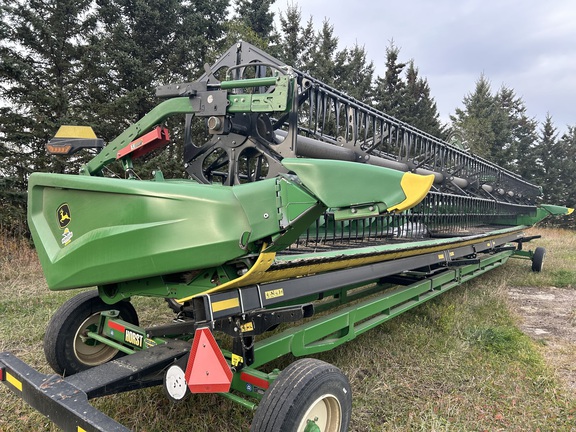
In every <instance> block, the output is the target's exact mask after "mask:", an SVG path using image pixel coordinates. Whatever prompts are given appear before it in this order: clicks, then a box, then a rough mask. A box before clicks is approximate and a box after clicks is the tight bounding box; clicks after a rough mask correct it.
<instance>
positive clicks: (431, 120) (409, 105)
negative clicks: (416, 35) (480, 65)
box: [399, 60, 445, 138]
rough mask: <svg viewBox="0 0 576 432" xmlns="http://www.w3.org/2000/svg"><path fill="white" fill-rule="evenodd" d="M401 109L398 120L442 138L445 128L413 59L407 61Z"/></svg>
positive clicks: (426, 83) (426, 84)
mask: <svg viewBox="0 0 576 432" xmlns="http://www.w3.org/2000/svg"><path fill="white" fill-rule="evenodd" d="M402 103H403V105H404V106H403V109H402V110H401V113H400V114H399V116H400V120H402V121H403V122H406V123H408V124H409V125H411V126H414V127H416V128H418V129H420V130H422V131H424V132H427V133H429V134H430V135H434V136H436V137H438V138H443V137H444V135H445V130H444V128H443V127H442V124H441V123H440V114H438V108H437V107H436V102H435V101H434V99H433V98H432V97H431V96H430V86H429V85H428V81H427V80H426V79H424V78H420V77H419V76H418V69H417V68H416V67H415V66H414V61H413V60H411V61H410V62H409V63H408V69H407V70H406V86H405V87H404V91H403V100H402Z"/></svg>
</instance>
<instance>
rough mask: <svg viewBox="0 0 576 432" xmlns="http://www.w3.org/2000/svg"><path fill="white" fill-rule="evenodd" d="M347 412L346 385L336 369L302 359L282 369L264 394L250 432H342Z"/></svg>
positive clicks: (348, 393)
mask: <svg viewBox="0 0 576 432" xmlns="http://www.w3.org/2000/svg"><path fill="white" fill-rule="evenodd" d="M351 411H352V392H351V390H350V383H349V382H348V378H346V376H345V375H344V374H343V373H342V372H341V371H340V369H338V368H337V367H336V366H333V365H331V364H329V363H326V362H323V361H321V360H316V359H302V360H298V361H296V362H294V363H292V364H291V365H290V366H288V367H287V368H286V369H284V370H283V371H282V372H281V373H280V375H279V376H278V378H277V379H276V380H275V381H274V382H273V383H272V386H271V387H270V388H269V389H268V391H266V393H265V394H264V397H263V398H262V401H261V402H260V405H258V409H257V410H256V414H255V415H254V421H253V422H252V426H251V428H250V430H251V431H252V432H257V431H258V432H309V431H320V432H341V431H342V432H343V431H347V430H348V423H349V422H350V414H351Z"/></svg>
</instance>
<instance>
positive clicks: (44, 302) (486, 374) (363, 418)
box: [0, 230, 576, 432]
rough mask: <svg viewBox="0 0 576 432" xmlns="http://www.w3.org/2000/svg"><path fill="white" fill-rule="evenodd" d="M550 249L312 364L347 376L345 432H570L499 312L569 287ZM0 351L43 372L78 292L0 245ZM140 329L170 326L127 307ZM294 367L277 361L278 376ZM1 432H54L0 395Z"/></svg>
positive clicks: (161, 419) (221, 425)
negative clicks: (510, 297)
mask: <svg viewBox="0 0 576 432" xmlns="http://www.w3.org/2000/svg"><path fill="white" fill-rule="evenodd" d="M542 234H543V236H544V238H543V239H542V240H540V241H539V242H538V244H537V245H544V246H547V248H548V251H549V253H548V256H547V258H548V260H547V262H546V265H545V270H547V272H544V273H543V274H541V275H535V274H532V273H531V272H530V271H529V269H530V263H529V262H528V261H522V260H513V261H511V262H509V263H508V264H507V265H506V266H504V267H503V268H500V269H496V270H494V271H492V272H490V273H488V274H486V275H485V276H483V277H481V278H479V279H477V280H475V281H472V282H471V283H467V284H465V285H463V286H461V287H458V288H456V289H454V290H453V291H451V292H449V293H447V294H445V295H443V296H441V297H440V298H438V299H435V300H433V301H431V302H429V303H427V304H425V305H423V306H421V307H418V308H416V309H414V310H412V311H410V312H407V313H405V314H403V315H402V316H400V317H398V318H395V319H394V320H392V321H390V322H388V323H386V324H383V325H381V326H379V327H378V328H376V329H374V330H372V331H370V332H368V333H366V334H364V335H362V336H361V337H359V338H358V339H357V340H355V341H353V342H350V343H348V344H345V345H344V346H341V347H339V348H337V349H335V350H333V351H330V352H327V353H324V354H321V355H318V356H316V357H318V358H321V359H323V360H325V361H328V362H331V363H334V364H336V365H337V366H339V367H340V368H341V369H342V370H343V371H344V373H345V374H346V375H347V376H348V377H349V379H350V381H351V384H352V389H353V394H354V407H353V417H352V423H351V428H350V430H352V431H484V430H487V431H498V430H501V431H526V430H531V431H537V430H540V431H570V430H575V429H576V427H575V426H574V425H575V424H576V419H575V413H576V400H575V399H574V396H573V395H571V394H569V393H568V392H566V391H565V390H564V388H563V387H562V385H560V384H559V382H558V381H557V379H556V377H555V375H554V373H553V371H552V369H551V368H550V367H548V366H547V365H546V363H545V361H544V360H543V356H542V354H541V351H542V350H543V349H545V347H543V346H539V345H537V344H535V343H534V342H533V341H531V340H530V339H529V338H528V337H526V336H525V335H524V334H522V333H521V332H520V331H519V330H518V328H517V325H516V321H515V317H514V315H513V314H512V313H511V312H510V309H509V306H508V303H507V294H506V291H507V285H508V284H510V283H511V284H514V285H516V286H522V285H523V286H527V285H528V284H540V285H541V286H548V285H554V284H559V283H562V284H564V286H571V287H574V286H575V285H574V278H575V277H576V266H575V265H574V261H573V260H574V258H575V257H574V251H575V250H576V247H574V246H576V244H575V243H576V234H575V233H572V232H566V231H555V230H542ZM2 252H3V253H2V254H1V258H0V316H2V319H1V321H0V351H4V350H10V351H13V352H15V353H16V354H17V355H19V356H20V357H21V358H22V359H23V360H25V361H26V362H28V363H30V364H31V365H33V366H34V367H36V368H39V369H40V370H42V371H43V372H48V368H47V366H46V362H45V360H44V357H43V353H42V338H43V335H44V326H45V325H46V323H47V321H48V320H49V317H50V316H51V315H52V314H53V313H54V311H55V310H56V309H57V307H58V306H59V305H60V304H62V302H63V301H65V299H66V298H69V297H71V296H72V295H74V294H76V292H65V293H53V292H49V291H48V289H47V288H46V286H45V284H44V281H43V278H42V276H41V272H40V269H39V266H38V263H37V261H36V259H35V256H34V253H33V252H31V251H30V250H29V249H27V248H26V247H25V245H23V244H20V243H11V242H9V241H5V242H4V243H2ZM136 308H137V310H138V311H139V313H140V315H141V317H142V321H144V323H151V322H159V321H162V319H164V318H167V317H169V316H170V315H169V313H168V311H167V309H166V307H165V306H164V305H163V304H162V302H161V301H157V300H152V299H136ZM291 360H292V359H291V358H283V359H281V360H280V361H279V362H278V363H277V364H275V365H274V366H279V367H282V366H284V365H286V364H288V363H289V362H290V361H291ZM0 399H2V409H1V410H0V430H2V431H23V430H26V431H46V430H56V428H55V427H54V426H53V425H51V424H50V422H49V421H48V420H47V419H45V418H44V417H43V416H41V415H40V414H38V413H36V412H34V411H33V410H31V409H30V408H28V407H27V406H26V405H25V404H24V403H23V402H22V401H20V400H19V399H18V398H16V397H15V396H13V395H12V394H11V393H10V392H9V391H8V390H7V389H6V388H5V387H4V386H0ZM94 404H95V405H96V406H97V407H98V408H99V409H101V410H103V411H104V412H106V413H107V414H108V415H110V416H112V417H113V418H115V419H116V420H118V421H120V422H122V423H123V424H125V425H126V426H127V427H129V428H131V429H133V430H137V431H147V432H152V431H184V430H186V431H188V430H194V431H242V430H247V429H248V428H249V425H250V421H251V417H252V414H251V413H250V412H248V411H247V410H246V409H244V408H241V407H239V406H238V405H235V404H234V403H232V402H230V401H228V400H226V399H224V398H221V397H219V396H216V395H196V396H194V397H192V398H190V399H189V400H187V401H186V402H184V403H183V404H180V405H171V404H170V403H169V402H168V401H167V399H166V398H165V397H164V395H163V393H162V390H161V389H159V388H155V389H147V390H141V391H136V392H130V393H128V394H123V395H116V396H111V397H105V398H101V399H99V400H96V401H94Z"/></svg>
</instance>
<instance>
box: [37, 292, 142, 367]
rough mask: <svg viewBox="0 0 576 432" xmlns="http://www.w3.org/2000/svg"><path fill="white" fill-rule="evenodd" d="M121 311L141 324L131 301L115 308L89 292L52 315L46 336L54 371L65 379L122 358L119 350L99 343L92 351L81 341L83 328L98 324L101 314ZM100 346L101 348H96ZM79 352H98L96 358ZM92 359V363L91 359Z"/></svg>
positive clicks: (71, 300)
mask: <svg viewBox="0 0 576 432" xmlns="http://www.w3.org/2000/svg"><path fill="white" fill-rule="evenodd" d="M107 310H117V311H119V312H120V318H121V319H123V320H124V321H127V322H129V323H131V324H135V325H138V314H137V313H136V310H135V309H134V306H132V304H131V303H130V302H128V301H121V302H118V303H116V304H114V305H109V304H106V303H104V302H103V301H102V299H101V298H100V297H98V291H86V292H83V293H80V294H78V295H77V296H75V297H72V298H71V299H70V300H68V301H67V302H66V303H64V304H63V305H62V306H60V308H59V309H58V310H57V311H56V313H55V314H54V315H53V316H52V319H51V320H50V322H49V323H48V327H47V329H46V335H45V336H44V355H45V356H46V360H47V361H48V364H49V365H50V367H52V369H54V372H56V373H57V374H60V375H62V376H65V375H73V374H75V373H77V372H80V371H83V370H86V369H89V368H91V367H94V366H98V365H99V364H102V363H106V362H107V361H110V360H112V359H115V358H118V357H120V356H121V355H122V353H121V352H119V351H118V350H114V349H112V348H111V347H107V346H106V345H103V344H99V345H98V344H97V343H95V344H94V345H93V346H92V348H88V347H89V346H90V345H88V344H84V343H83V342H82V341H81V340H80V339H79V334H80V333H81V327H86V326H88V325H89V323H91V325H94V322H97V321H98V319H99V314H100V312H103V311H107ZM95 347H99V348H95ZM77 349H87V350H89V351H90V350H91V351H94V352H93V354H94V355H92V356H90V355H86V358H85V359H83V358H82V354H79V351H78V352H77ZM90 358H92V361H89V360H88V359H90Z"/></svg>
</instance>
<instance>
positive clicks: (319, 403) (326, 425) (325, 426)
mask: <svg viewBox="0 0 576 432" xmlns="http://www.w3.org/2000/svg"><path fill="white" fill-rule="evenodd" d="M309 420H310V421H312V422H314V424H315V426H317V427H318V429H320V431H321V432H339V431H340V426H341V424H342V407H341V406H340V402H339V401H338V398H336V397H335V396H334V395H331V394H325V395H322V396H320V397H319V398H318V399H316V400H315V401H314V402H313V403H312V404H311V405H310V407H309V408H308V411H306V413H305V414H304V417H303V418H302V421H301V422H300V425H299V426H298V429H297V431H298V432H307V431H309V430H317V429H316V428H313V429H310V428H308V429H307V426H308V421H309Z"/></svg>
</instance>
